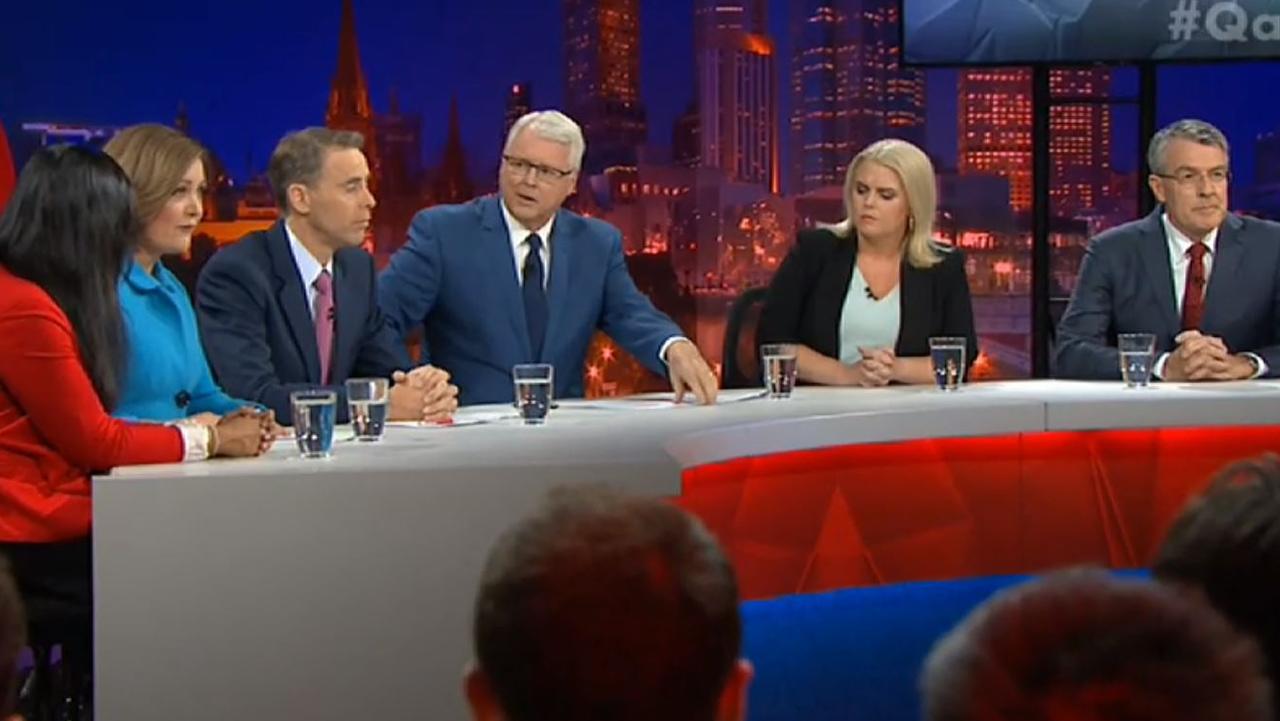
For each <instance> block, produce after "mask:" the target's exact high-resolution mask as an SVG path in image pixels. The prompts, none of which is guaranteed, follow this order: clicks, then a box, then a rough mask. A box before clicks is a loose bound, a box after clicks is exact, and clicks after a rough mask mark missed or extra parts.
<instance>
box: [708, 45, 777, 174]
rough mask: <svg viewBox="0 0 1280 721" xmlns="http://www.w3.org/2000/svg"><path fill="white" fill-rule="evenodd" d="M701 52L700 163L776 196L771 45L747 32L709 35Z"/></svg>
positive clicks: (775, 122) (775, 127)
mask: <svg viewBox="0 0 1280 721" xmlns="http://www.w3.org/2000/svg"><path fill="white" fill-rule="evenodd" d="M702 41H703V43H702V45H701V47H699V48H698V55H697V67H698V114H699V123H698V144H699V165H700V166H702V167H707V168H720V169H722V170H724V171H725V173H726V175H727V177H728V178H729V179H730V180H732V181H736V182H741V183H756V184H759V185H762V186H764V187H765V188H768V189H769V190H771V191H774V192H777V190H778V186H779V182H778V122H777V117H778V112H777V102H776V90H775V88H776V84H775V82H774V80H775V77H774V47H773V42H772V41H770V40H769V38H768V37H766V36H764V35H759V34H756V33H749V32H746V31H743V30H723V29H721V30H714V31H711V32H708V33H706V34H705V35H704V36H703V38H702Z"/></svg>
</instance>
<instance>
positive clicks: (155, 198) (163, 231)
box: [103, 124, 205, 270]
mask: <svg viewBox="0 0 1280 721" xmlns="http://www.w3.org/2000/svg"><path fill="white" fill-rule="evenodd" d="M103 150H104V151H105V152H106V154H107V155H110V156H111V157H112V158H115V161H116V162H117V163H119V164H120V167H121V168H124V172H125V173H126V174H127V175H128V176H129V182H130V183H132V184H133V192H134V194H135V195H136V196H137V199H138V219H139V222H140V224H141V226H142V236H141V237H140V238H139V239H138V252H137V258H138V262H139V263H141V264H142V265H143V267H145V268H147V269H148V270H150V269H151V268H152V267H154V266H155V264H156V261H158V260H160V258H161V257H162V256H165V255H176V254H180V253H185V252H187V249H188V248H190V247H191V236H192V235H193V234H194V233H195V231H196V225H197V224H199V222H200V218H201V217H203V216H204V192H205V167H204V166H205V151H204V148H202V147H201V146H200V144H199V143H197V142H196V141H194V140H192V139H191V138H188V137H187V136H186V135H183V134H182V133H180V132H178V131H177V130H174V129H173V128H167V127H165V126H163V125H155V124H146V125H134V126H131V127H128V128H125V129H124V130H121V131H120V132H119V133H117V134H116V135H115V137H113V138H112V139H111V140H109V141H107V144H106V145H105V146H104V147H103Z"/></svg>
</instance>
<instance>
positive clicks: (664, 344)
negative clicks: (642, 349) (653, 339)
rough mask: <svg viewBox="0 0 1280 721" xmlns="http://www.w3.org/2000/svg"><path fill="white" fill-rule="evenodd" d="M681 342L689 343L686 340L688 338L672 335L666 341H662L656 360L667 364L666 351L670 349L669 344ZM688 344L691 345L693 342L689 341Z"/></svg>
mask: <svg viewBox="0 0 1280 721" xmlns="http://www.w3.org/2000/svg"><path fill="white" fill-rule="evenodd" d="M682 340H684V341H689V339H688V338H685V337H684V336H682V335H673V336H671V337H670V338H668V339H666V340H665V341H663V342H662V347H661V348H659V349H658V360H660V361H662V362H663V363H666V362H667V349H668V348H670V347H671V344H673V343H679V342H680V341H682ZM689 342H690V343H692V342H693V341H689Z"/></svg>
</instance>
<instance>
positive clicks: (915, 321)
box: [758, 140, 978, 386]
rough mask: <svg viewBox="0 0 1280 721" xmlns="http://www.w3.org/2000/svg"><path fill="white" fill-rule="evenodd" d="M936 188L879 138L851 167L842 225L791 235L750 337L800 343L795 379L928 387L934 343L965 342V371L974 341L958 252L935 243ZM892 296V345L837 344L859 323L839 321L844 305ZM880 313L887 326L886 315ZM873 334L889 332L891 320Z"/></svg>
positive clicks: (895, 146) (915, 158) (921, 160)
mask: <svg viewBox="0 0 1280 721" xmlns="http://www.w3.org/2000/svg"><path fill="white" fill-rule="evenodd" d="M936 187H937V186H936V179H935V176H934V172H933V165H932V163H930V162H929V158H928V156H926V155H925V154H924V152H923V151H921V150H920V149H919V148H917V147H916V146H914V145H912V144H911V143H908V142H906V141H903V140H881V141H879V142H876V143H874V144H872V145H870V146H868V147H867V148H866V149H865V150H863V151H862V152H860V153H858V155H857V156H855V157H854V158H853V161H852V162H851V163H849V170H848V172H847V173H846V174H845V183H844V199H845V210H846V217H845V219H844V221H842V222H840V223H838V224H836V225H834V226H830V227H823V228H818V229H813V230H806V231H802V232H801V233H800V234H799V236H798V237H797V238H796V244H795V247H793V248H792V249H791V252H790V253H789V254H788V255H787V258H786V260H784V261H783V263H782V266H781V267H780V268H778V272H777V274H776V275H775V276H774V278H773V282H772V283H770V285H769V291H768V294H767V295H766V297H765V302H764V309H763V311H762V314H761V317H760V325H759V332H758V338H759V340H760V342H761V343H796V344H798V345H799V346H800V349H799V353H798V355H797V373H798V375H799V377H800V378H801V380H805V381H808V382H810V383H819V384H826V385H853V386H883V385H886V384H888V383H891V382H893V383H933V382H934V378H933V371H932V369H931V367H930V365H929V338H930V337H932V336H957V337H961V338H965V339H967V344H966V354H965V359H966V362H967V363H968V364H970V365H972V363H973V360H974V358H975V357H976V356H977V354H978V339H977V335H976V334H975V332H974V326H973V304H972V302H971V301H970V298H969V285H968V279H967V278H966V276H965V263H964V255H963V254H962V253H961V252H960V251H958V250H955V249H952V248H950V247H947V246H941V245H939V244H937V243H935V242H934V240H933V237H932V233H933V216H934V212H935V210H936V207H937V190H936ZM895 294H896V296H897V301H898V302H897V305H896V312H897V323H896V325H897V328H896V340H895V341H893V342H884V343H880V344H875V345H863V344H861V343H852V344H850V343H842V340H841V339H842V335H843V336H844V337H845V338H846V339H850V338H856V337H857V335H856V333H853V332H851V331H850V329H856V328H857V327H859V326H858V323H859V321H860V320H865V318H857V317H846V316H847V315H848V314H846V313H845V309H846V307H849V308H872V307H875V306H874V303H869V302H868V300H869V301H880V302H883V301H885V300H888V299H889V298H890V296H893V295H895ZM863 296H865V299H866V300H864V299H863ZM882 310H883V312H884V313H885V314H886V318H887V319H889V318H891V316H892V313H893V311H894V308H893V307H889V308H887V309H882ZM855 312H861V311H855ZM877 312H880V311H877ZM880 330H882V331H888V332H890V333H892V321H891V320H886V321H885V325H884V326H883V327H882V328H880ZM842 345H845V346H846V347H842ZM850 345H853V346H856V347H847V346H850ZM842 358H844V359H845V360H844V361H842V360H841V359H842Z"/></svg>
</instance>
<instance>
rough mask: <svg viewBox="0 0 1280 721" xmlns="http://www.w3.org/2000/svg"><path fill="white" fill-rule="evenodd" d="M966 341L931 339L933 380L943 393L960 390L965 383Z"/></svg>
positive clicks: (950, 338) (947, 338) (948, 338)
mask: <svg viewBox="0 0 1280 721" xmlns="http://www.w3.org/2000/svg"><path fill="white" fill-rule="evenodd" d="M965 345H966V344H965V339H964V338H960V337H952V336H935V337H933V338H930V339H929V362H930V364H931V365H932V366H933V380H934V382H935V383H936V384H937V386H938V388H939V389H940V390H943V391H954V390H959V388H960V384H961V383H963V382H964V369H965V365H964V362H965Z"/></svg>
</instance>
